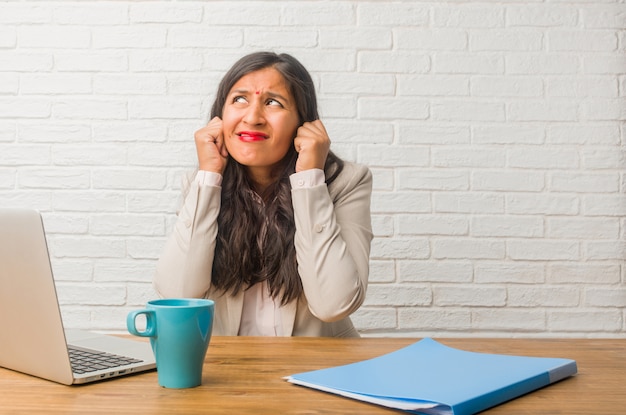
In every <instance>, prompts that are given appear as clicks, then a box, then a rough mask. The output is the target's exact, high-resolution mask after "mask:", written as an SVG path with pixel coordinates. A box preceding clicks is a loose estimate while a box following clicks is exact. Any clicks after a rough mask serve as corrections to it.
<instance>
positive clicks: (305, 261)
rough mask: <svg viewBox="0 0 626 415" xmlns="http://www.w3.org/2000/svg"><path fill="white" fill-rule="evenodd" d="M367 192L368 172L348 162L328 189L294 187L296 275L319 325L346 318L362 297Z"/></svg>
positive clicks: (366, 258)
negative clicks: (320, 322)
mask: <svg viewBox="0 0 626 415" xmlns="http://www.w3.org/2000/svg"><path fill="white" fill-rule="evenodd" d="M371 192H372V175H371V172H370V171H369V169H368V168H367V167H365V166H360V165H356V164H352V163H347V162H346V163H345V166H344V170H343V171H342V172H341V174H340V175H339V176H338V177H337V178H336V179H335V181H334V182H333V183H331V185H330V186H327V185H326V184H323V185H319V186H314V187H309V188H306V187H303V188H293V189H292V201H293V206H294V216H295V223H296V234H295V247H296V256H297V260H298V271H299V273H300V278H301V280H302V286H303V288H304V295H305V297H306V299H307V302H308V307H309V310H310V311H311V313H312V314H313V315H315V316H316V317H317V318H319V319H320V320H322V321H326V322H332V321H337V320H340V319H342V318H345V317H347V316H349V315H350V314H351V313H353V312H354V311H356V310H357V309H358V308H359V307H360V306H361V304H362V303H363V301H364V299H365V294H366V291H367V282H368V278H369V255H370V246H371V241H372V237H373V234H372V225H371V214H370V200H371Z"/></svg>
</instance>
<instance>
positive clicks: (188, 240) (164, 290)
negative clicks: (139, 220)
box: [153, 177, 221, 298]
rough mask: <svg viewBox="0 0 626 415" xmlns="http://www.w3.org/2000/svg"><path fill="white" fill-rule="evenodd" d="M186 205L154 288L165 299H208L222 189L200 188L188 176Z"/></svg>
mask: <svg viewBox="0 0 626 415" xmlns="http://www.w3.org/2000/svg"><path fill="white" fill-rule="evenodd" d="M183 188H184V189H186V191H185V192H183V194H184V201H183V204H182V206H181V208H180V210H179V212H178V213H177V219H176V222H175V224H174V229H173V232H172V233H171V235H170V236H169V239H168V240H167V241H166V243H165V247H164V249H163V252H162V254H161V256H160V258H159V260H158V262H157V266H156V272H155V275H154V279H153V284H154V288H155V290H156V291H157V293H158V294H159V295H160V296H162V297H189V298H200V297H205V296H206V294H207V292H208V290H209V288H210V285H211V269H212V267H213V256H214V253H215V241H216V237H217V216H218V214H219V211H220V206H221V187H219V186H206V185H203V186H200V185H198V183H196V182H195V181H194V180H191V178H190V177H187V178H186V180H185V183H184V184H183Z"/></svg>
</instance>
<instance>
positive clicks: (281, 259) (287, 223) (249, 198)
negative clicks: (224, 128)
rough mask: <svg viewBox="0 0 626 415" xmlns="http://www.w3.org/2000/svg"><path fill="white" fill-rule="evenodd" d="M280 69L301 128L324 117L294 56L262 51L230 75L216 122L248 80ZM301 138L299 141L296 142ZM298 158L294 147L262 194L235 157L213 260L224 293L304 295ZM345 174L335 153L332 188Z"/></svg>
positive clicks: (329, 167) (330, 160)
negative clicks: (298, 242)
mask: <svg viewBox="0 0 626 415" xmlns="http://www.w3.org/2000/svg"><path fill="white" fill-rule="evenodd" d="M270 67H271V68H274V69H276V70H277V71H278V72H279V73H280V74H281V75H282V76H283V78H284V79H285V82H286V84H287V87H288V89H289V92H290V93H291V95H292V96H293V98H294V100H295V103H296V107H297V109H298V116H299V118H300V125H302V124H303V123H305V122H310V121H315V120H317V119H318V118H319V114H318V110H317V98H316V94H315V86H314V84H313V80H312V79H311V75H310V74H309V72H308V71H307V70H306V68H304V66H303V65H302V64H301V63H300V62H299V61H298V60H297V59H295V58H294V57H292V56H290V55H288V54H280V55H279V54H275V53H273V52H256V53H252V54H250V55H247V56H244V57H243V58H241V59H239V60H238V61H237V62H236V63H235V64H234V65H233V67H232V68H231V69H230V70H229V71H228V72H227V73H226V75H224V78H223V79H222V81H221V82H220V85H219V87H218V90H217V94H216V98H215V101H214V103H213V106H212V108H211V118H213V117H215V116H218V117H220V118H221V117H222V112H223V109H224V104H225V102H226V98H227V96H228V94H229V92H230V90H231V89H232V87H233V85H234V84H235V83H236V82H237V81H238V80H239V79H241V78H242V77H243V76H245V75H247V74H249V73H251V72H255V71H258V70H261V69H265V68H270ZM294 138H295V137H294ZM297 158H298V154H297V152H296V151H295V148H294V147H293V146H291V147H290V148H289V151H288V152H287V154H286V155H285V157H284V158H283V160H282V166H281V171H280V174H279V176H278V179H277V180H276V182H275V183H273V184H272V185H271V186H269V187H268V188H267V189H266V190H265V191H264V192H263V194H262V195H259V194H257V193H256V192H255V190H254V187H253V184H252V182H251V181H250V178H249V177H248V175H247V172H246V169H245V167H244V166H242V165H241V164H239V163H238V162H237V161H236V160H234V159H233V158H229V160H228V163H227V165H226V169H225V170H224V174H223V181H222V202H221V203H222V204H221V209H220V213H219V215H218V218H217V222H218V233H217V243H216V246H215V256H214V259H213V270H212V284H213V286H214V287H215V288H217V289H219V290H222V291H223V292H232V293H233V294H236V293H238V292H239V291H240V290H242V289H243V290H245V289H247V288H249V287H251V286H252V285H254V284H256V283H258V282H261V281H265V280H266V281H267V282H268V284H269V290H270V295H271V296H272V297H273V298H280V301H281V304H283V305H284V304H287V303H288V302H290V301H292V300H294V299H296V298H298V297H299V296H300V295H302V282H301V281H300V275H299V273H298V264H297V261H296V249H295V245H294V235H295V222H294V213H293V205H292V202H291V185H290V182H289V176H290V175H291V174H293V173H294V172H295V165H296V160H297ZM342 169H343V161H342V160H341V159H340V158H339V157H337V156H336V155H335V154H333V153H332V152H329V154H328V157H327V159H326V165H325V167H324V172H325V175H326V183H327V184H330V183H331V182H332V181H333V180H334V179H335V178H336V177H337V175H338V174H339V173H340V172H341V170H342Z"/></svg>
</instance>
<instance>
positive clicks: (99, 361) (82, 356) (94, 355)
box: [68, 346, 142, 374]
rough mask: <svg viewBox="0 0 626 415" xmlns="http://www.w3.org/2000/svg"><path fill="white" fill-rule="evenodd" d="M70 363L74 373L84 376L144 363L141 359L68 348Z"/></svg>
mask: <svg viewBox="0 0 626 415" xmlns="http://www.w3.org/2000/svg"><path fill="white" fill-rule="evenodd" d="M68 351H69V353H70V362H71V363H72V370H73V371H74V373H78V374H83V373H89V372H96V371H98V370H104V369H109V368H112V367H119V366H125V365H130V364H133V363H139V362H142V360H140V359H133V358H130V357H125V356H119V355H116V354H111V353H105V352H98V351H96V350H87V349H82V348H78V347H73V346H68Z"/></svg>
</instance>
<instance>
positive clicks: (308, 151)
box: [293, 120, 330, 173]
mask: <svg viewBox="0 0 626 415" xmlns="http://www.w3.org/2000/svg"><path fill="white" fill-rule="evenodd" d="M293 145H294V147H295V148H296V151H297V152H298V160H297V161H296V173H298V172H301V171H304V170H310V169H322V170H324V165H325V164H326V157H328V151H329V150H330V138H329V137H328V133H327V132H326V128H324V124H322V122H321V121H320V120H315V121H313V122H305V123H304V124H302V126H300V127H299V128H298V131H297V133H296V138H295V140H294V142H293Z"/></svg>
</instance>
